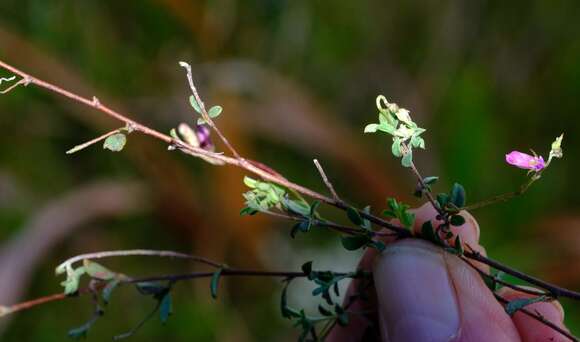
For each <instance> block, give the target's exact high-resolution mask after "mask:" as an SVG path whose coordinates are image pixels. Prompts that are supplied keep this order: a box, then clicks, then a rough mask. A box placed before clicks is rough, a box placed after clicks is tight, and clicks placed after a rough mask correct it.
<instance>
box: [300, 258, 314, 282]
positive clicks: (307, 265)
mask: <svg viewBox="0 0 580 342" xmlns="http://www.w3.org/2000/svg"><path fill="white" fill-rule="evenodd" d="M302 272H304V274H306V275H307V276H308V279H310V274H311V273H312V261H309V262H306V263H304V264H303V265H302Z"/></svg>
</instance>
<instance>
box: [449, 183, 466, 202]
mask: <svg viewBox="0 0 580 342" xmlns="http://www.w3.org/2000/svg"><path fill="white" fill-rule="evenodd" d="M449 201H450V202H451V203H453V204H454V205H455V206H456V207H457V208H461V207H463V206H464V205H465V189H464V188H463V185H461V184H459V183H455V184H453V188H452V189H451V194H450V196H449Z"/></svg>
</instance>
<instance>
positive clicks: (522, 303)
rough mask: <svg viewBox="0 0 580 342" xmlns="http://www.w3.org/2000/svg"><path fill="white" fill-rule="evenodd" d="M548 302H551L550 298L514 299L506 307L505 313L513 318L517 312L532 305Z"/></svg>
mask: <svg viewBox="0 0 580 342" xmlns="http://www.w3.org/2000/svg"><path fill="white" fill-rule="evenodd" d="M548 300H550V298H549V297H546V296H538V297H532V298H519V299H514V300H512V301H510V302H509V303H508V304H507V305H506V306H505V312H506V313H507V314H508V315H510V316H513V315H514V314H515V313H516V312H517V311H519V310H521V309H523V308H525V307H526V306H528V305H530V304H534V303H539V302H546V301H548Z"/></svg>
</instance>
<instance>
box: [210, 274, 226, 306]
mask: <svg viewBox="0 0 580 342" xmlns="http://www.w3.org/2000/svg"><path fill="white" fill-rule="evenodd" d="M222 271H223V268H220V269H219V270H217V271H215V272H214V274H213V276H212V277H211V282H210V285H209V288H210V290H211V296H212V298H213V299H217V293H218V287H219V282H220V277H221V275H222Z"/></svg>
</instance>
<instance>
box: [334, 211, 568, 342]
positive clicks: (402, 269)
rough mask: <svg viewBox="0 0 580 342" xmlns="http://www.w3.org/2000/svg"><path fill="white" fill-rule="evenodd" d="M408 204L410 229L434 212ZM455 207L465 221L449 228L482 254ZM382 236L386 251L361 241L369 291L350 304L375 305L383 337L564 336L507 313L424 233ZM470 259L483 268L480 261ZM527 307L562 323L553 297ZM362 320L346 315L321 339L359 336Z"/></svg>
mask: <svg viewBox="0 0 580 342" xmlns="http://www.w3.org/2000/svg"><path fill="white" fill-rule="evenodd" d="M414 212H415V214H416V220H415V222H416V224H415V227H414V229H415V231H419V230H420V229H421V224H422V223H423V222H425V221H427V220H433V221H434V220H435V216H436V212H435V210H434V209H433V207H432V206H431V205H430V204H426V205H424V206H422V207H420V208H418V209H416V210H414ZM461 215H462V216H463V217H464V218H465V219H466V223H465V224H464V225H463V226H461V227H455V228H453V232H454V233H456V234H459V235H460V236H461V238H462V241H463V242H464V245H469V246H470V247H471V248H472V249H474V250H476V251H479V252H480V253H482V254H483V255H485V249H484V248H483V247H482V246H481V245H479V225H478V224H477V222H476V221H475V219H474V218H473V216H471V215H470V214H469V213H467V212H462V213H461ZM384 241H385V242H386V243H387V244H388V245H387V249H386V250H385V252H383V253H382V254H379V253H378V252H377V251H376V250H374V249H368V250H367V251H366V252H365V254H364V256H363V257H362V259H361V261H360V265H359V266H360V268H362V269H366V270H372V271H373V272H374V285H375V286H374V288H372V289H371V290H370V292H371V293H369V297H370V299H369V300H368V301H356V302H354V303H353V304H352V305H351V306H350V309H349V311H353V312H356V311H375V312H378V315H377V316H378V317H377V320H378V322H374V323H376V324H378V327H379V330H380V334H381V340H382V341H385V342H403V341H404V342H414V341H417V342H419V341H433V342H439V341H442V342H443V341H461V342H478V341H505V342H519V341H521V342H536V341H537V342H539V341H549V342H551V341H568V339H567V338H565V337H564V336H562V335H561V334H559V333H558V332H556V331H554V330H553V329H551V328H550V327H547V326H545V325H543V324H542V323H540V322H538V321H536V320H534V319H532V318H530V317H528V316H526V315H524V314H523V313H520V312H518V313H516V314H515V315H514V316H513V317H510V316H509V315H508V314H506V312H505V310H504V308H503V306H502V305H501V304H500V303H499V302H498V301H497V300H496V298H494V296H493V294H492V292H491V291H490V290H489V289H488V287H487V286H486V285H485V283H484V282H483V280H482V279H481V277H480V275H479V274H478V273H477V272H476V271H475V270H474V269H473V268H471V267H470V266H469V265H467V264H466V263H465V262H463V261H462V260H460V259H459V258H458V257H456V256H453V255H451V254H449V253H445V252H443V251H442V250H441V249H440V248H438V247H435V246H433V245H430V244H429V243H427V242H424V241H419V240H414V239H405V240H401V241H395V240H394V239H393V238H387V239H385V240H384ZM477 267H478V268H479V269H480V270H483V271H487V270H488V268H487V266H485V265H482V264H478V265H477ZM356 282H357V280H355V281H353V283H351V285H350V287H349V290H348V293H351V294H353V293H356V285H357V283H356ZM501 295H502V296H504V297H505V298H507V299H508V300H512V299H515V298H525V297H529V296H530V295H529V294H525V293H521V292H516V291H515V290H512V289H509V288H505V287H504V288H503V289H502V290H501ZM347 298H348V295H347ZM347 300H348V299H347ZM527 308H528V309H529V310H531V311H534V312H536V311H537V312H538V313H539V314H541V315H542V316H543V317H545V318H546V319H548V320H550V321H552V322H553V323H555V324H556V325H558V326H560V327H562V328H564V329H565V327H564V323H563V320H564V310H563V309H562V306H561V305H560V304H559V303H558V302H556V301H553V302H541V303H536V304H532V305H529V306H528V307H527ZM368 325H369V322H368V321H367V320H366V319H364V318H362V317H361V316H356V315H351V322H350V324H349V325H347V326H346V327H340V326H336V327H334V328H333V330H332V331H331V332H330V334H329V336H328V339H327V341H330V342H346V341H362V340H363V334H364V332H365V330H366V328H367V326H368ZM427 327H428V328H427Z"/></svg>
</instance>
